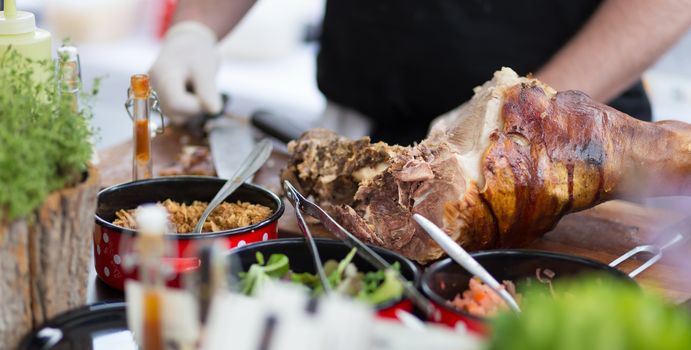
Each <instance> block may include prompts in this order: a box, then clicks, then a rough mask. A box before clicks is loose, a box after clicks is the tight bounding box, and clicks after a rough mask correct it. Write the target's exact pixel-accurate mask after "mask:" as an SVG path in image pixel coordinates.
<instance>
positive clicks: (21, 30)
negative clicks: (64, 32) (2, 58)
mask: <svg viewBox="0 0 691 350" xmlns="http://www.w3.org/2000/svg"><path fill="white" fill-rule="evenodd" d="M4 5H5V6H4V9H5V10H4V11H0V55H2V54H3V53H4V52H5V51H6V50H7V48H8V47H10V46H11V47H12V49H14V50H17V52H19V53H20V54H21V55H23V56H25V57H28V58H31V59H34V60H49V59H50V58H51V56H52V47H51V37H50V32H48V31H46V30H43V29H40V28H36V18H35V17H34V14H33V13H31V12H26V11H17V5H16V3H15V0H4Z"/></svg>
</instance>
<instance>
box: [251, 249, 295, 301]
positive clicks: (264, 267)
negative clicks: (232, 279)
mask: <svg viewBox="0 0 691 350" xmlns="http://www.w3.org/2000/svg"><path fill="white" fill-rule="evenodd" d="M255 256H256V259H257V263H256V264H252V266H250V269H249V270H248V271H247V272H243V273H240V285H241V292H242V294H245V295H253V294H255V293H256V292H257V291H259V290H261V289H262V288H263V287H264V286H265V285H266V284H269V283H271V281H272V280H273V279H275V278H281V277H283V276H285V275H286V274H287V273H288V270H289V268H290V267H289V265H288V257H287V256H286V255H284V254H272V255H271V256H270V257H269V261H266V263H265V262H264V255H263V254H262V253H261V252H257V253H256V254H255Z"/></svg>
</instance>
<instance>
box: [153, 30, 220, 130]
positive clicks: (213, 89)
mask: <svg viewBox="0 0 691 350" xmlns="http://www.w3.org/2000/svg"><path fill="white" fill-rule="evenodd" d="M216 41H217V38H216V34H215V33H214V32H213V31H212V30H211V29H209V28H208V27H207V26H205V25H203V24H201V23H199V22H181V23H178V24H176V25H174V26H173V27H171V28H170V29H169V30H168V33H166V36H165V39H164V41H163V45H162V47H161V51H160V53H159V55H158V58H157V59H156V62H154V65H153V66H152V67H151V69H150V71H149V74H150V76H151V84H152V86H153V88H154V89H155V90H156V92H157V93H158V97H159V99H160V103H161V108H162V109H163V113H164V114H166V116H168V117H169V118H170V119H171V121H172V122H173V123H176V124H181V123H184V122H185V121H186V120H187V118H188V117H191V116H195V115H201V114H204V113H209V114H217V113H219V112H221V108H222V107H223V106H222V105H223V103H222V101H221V95H220V94H219V92H218V87H217V86H216V75H217V73H218V67H219V64H220V61H221V57H220V54H219V52H218V50H217V48H216ZM188 86H189V87H191V88H192V90H193V92H189V91H187V87H188Z"/></svg>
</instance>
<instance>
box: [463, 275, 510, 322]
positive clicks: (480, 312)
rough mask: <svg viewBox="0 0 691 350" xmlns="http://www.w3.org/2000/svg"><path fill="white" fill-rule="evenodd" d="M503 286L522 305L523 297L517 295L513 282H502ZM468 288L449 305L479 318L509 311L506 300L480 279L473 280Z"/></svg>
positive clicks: (474, 278)
mask: <svg viewBox="0 0 691 350" xmlns="http://www.w3.org/2000/svg"><path fill="white" fill-rule="evenodd" d="M501 284H502V287H504V288H505V289H506V290H507V291H508V292H509V294H511V296H513V297H514V299H516V301H517V302H519V303H520V299H521V296H520V294H517V293H516V286H515V285H514V284H513V282H511V281H502V282H501ZM468 287H469V288H468V290H466V291H464V292H463V295H461V294H458V295H456V297H455V298H454V299H453V300H451V301H449V303H450V304H451V305H452V306H454V307H456V308H458V309H460V310H463V311H465V312H468V313H470V314H471V315H474V316H479V317H488V316H494V315H496V314H497V313H498V312H499V311H503V310H508V309H509V307H508V305H506V303H505V302H504V300H502V299H501V297H500V296H499V295H497V293H495V292H494V291H493V290H492V288H490V287H489V286H487V285H486V284H484V283H482V281H480V279H479V278H477V277H473V278H471V279H470V283H469V285H468Z"/></svg>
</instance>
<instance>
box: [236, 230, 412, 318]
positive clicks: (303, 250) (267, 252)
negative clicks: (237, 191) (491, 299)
mask: <svg viewBox="0 0 691 350" xmlns="http://www.w3.org/2000/svg"><path fill="white" fill-rule="evenodd" d="M316 243H317V249H318V250H319V255H320V257H321V259H322V262H326V261H327V260H330V259H331V260H336V261H340V260H341V259H343V258H344V257H345V256H346V255H347V254H348V253H349V252H350V250H351V249H350V248H349V247H348V246H346V245H345V243H343V242H341V241H337V240H332V239H316ZM370 248H372V250H374V251H375V252H376V253H377V254H379V255H381V257H382V258H384V260H386V261H387V262H389V263H391V264H393V263H394V262H398V263H399V264H400V267H401V270H400V272H401V274H402V275H403V277H405V278H406V279H407V280H408V281H411V282H412V283H413V284H414V285H415V286H417V285H418V284H419V281H420V271H419V269H418V268H417V266H416V265H415V264H414V263H413V262H411V261H410V260H409V259H407V258H406V257H404V256H402V255H400V254H398V253H395V252H393V251H391V250H388V249H384V248H380V247H375V246H370ZM256 252H261V253H262V254H263V255H264V258H265V259H268V258H269V256H271V254H277V253H280V254H285V255H287V256H288V260H289V261H290V269H291V270H292V271H294V272H309V273H316V271H315V268H314V263H313V262H312V255H311V254H310V252H309V250H308V248H307V244H306V242H305V239H304V238H286V239H277V240H272V241H268V242H260V243H255V244H252V245H248V246H245V247H242V248H238V249H235V250H232V251H231V252H230V257H231V259H237V260H231V261H232V262H235V263H237V262H239V264H240V268H238V269H233V270H242V271H247V270H249V268H250V266H252V264H254V263H256V262H257V259H256ZM353 264H355V266H356V267H357V268H358V271H362V272H370V271H376V270H377V269H376V268H375V267H374V266H372V265H371V264H370V263H369V262H367V261H366V260H365V259H363V258H362V257H360V255H358V254H356V255H355V257H354V258H353ZM238 272H239V271H234V275H235V276H234V277H237V273H238ZM404 301H406V305H409V306H411V307H412V304H411V303H410V302H409V300H404ZM399 304H401V300H392V301H390V302H388V303H385V304H381V305H378V306H377V310H378V311H379V312H380V315H382V313H383V314H386V315H389V314H392V313H393V312H389V311H392V309H395V308H397V307H400V306H401V305H399ZM406 311H412V309H409V310H406Z"/></svg>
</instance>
